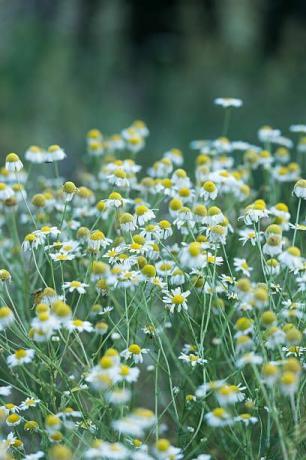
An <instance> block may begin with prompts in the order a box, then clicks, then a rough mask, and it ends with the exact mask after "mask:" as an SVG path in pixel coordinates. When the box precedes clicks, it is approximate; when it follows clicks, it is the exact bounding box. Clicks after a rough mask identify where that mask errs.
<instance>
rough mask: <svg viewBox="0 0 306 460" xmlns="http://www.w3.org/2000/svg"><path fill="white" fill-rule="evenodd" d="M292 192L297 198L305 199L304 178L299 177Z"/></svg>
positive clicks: (305, 185) (305, 184)
mask: <svg viewBox="0 0 306 460" xmlns="http://www.w3.org/2000/svg"><path fill="white" fill-rule="evenodd" d="M293 193H294V194H295V196H296V197H297V198H301V199H302V200H306V179H299V180H298V181H297V182H296V184H295V186H294V189H293Z"/></svg>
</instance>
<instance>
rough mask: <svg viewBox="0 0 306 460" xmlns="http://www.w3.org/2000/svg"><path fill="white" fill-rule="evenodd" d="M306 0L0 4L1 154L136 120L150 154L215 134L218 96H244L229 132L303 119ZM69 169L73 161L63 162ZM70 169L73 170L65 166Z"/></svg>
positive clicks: (74, 141) (238, 134)
mask: <svg viewBox="0 0 306 460" xmlns="http://www.w3.org/2000/svg"><path fill="white" fill-rule="evenodd" d="M305 25H306V2H305V1H303V0H299V1H297V0H290V1H289V0H286V1H283V0H278V1H269V0H219V1H218V0H216V1H214V0H171V1H170V0H169V1H166V0H160V1H157V0H155V1H151V0H142V1H141V0H137V1H136V0H62V1H61V0H36V1H34V0H10V1H5V0H2V1H0V26H1V42H0V114H1V118H0V152H1V156H2V158H3V157H4V155H5V154H6V153H8V152H10V151H16V152H17V153H23V151H24V150H25V149H26V147H27V146H28V145H30V144H41V145H45V146H46V145H49V144H50V143H58V144H60V145H62V146H63V147H64V148H65V150H66V151H67V153H68V155H69V159H70V160H71V159H73V162H74V165H76V166H77V164H78V159H79V157H80V155H82V154H83V153H84V146H85V143H84V135H85V133H86V132H87V130H88V129H90V128H99V129H101V130H102V131H103V132H104V133H106V134H107V133H108V134H111V133H114V132H118V131H120V130H121V129H122V128H124V127H126V126H128V125H129V124H130V123H131V122H132V121H133V120H134V119H135V118H141V119H143V120H145V121H146V122H147V124H148V125H149V128H150V130H151V136H150V140H149V142H148V146H147V149H146V152H145V153H144V154H142V155H144V157H146V158H148V159H150V160H151V159H152V155H154V156H156V157H157V156H158V155H160V154H161V153H162V152H163V151H165V149H167V148H169V147H180V148H183V149H184V150H185V151H186V149H187V146H188V144H189V141H190V140H191V139H194V138H203V137H212V136H218V135H219V134H220V132H221V127H222V120H223V118H222V117H223V114H222V112H221V110H220V109H218V108H216V107H215V106H214V105H213V104H212V101H213V99H214V97H216V96H232V97H239V98H242V99H243V100H244V103H245V105H244V107H243V109H241V110H238V111H236V112H235V114H234V117H233V120H232V124H231V130H230V136H231V137H232V138H234V139H244V140H250V141H254V140H255V139H256V131H257V129H258V127H259V126H261V125H262V124H267V123H268V124H271V125H273V126H275V127H279V128H281V129H282V130H284V134H286V133H287V128H288V126H289V125H290V124H291V123H297V122H304V123H305V122H306V97H305V96H306V94H305V85H306V78H305V77H306V59H305V57H306V46H305V44H306V27H305ZM66 165H67V163H66ZM66 167H67V166H66Z"/></svg>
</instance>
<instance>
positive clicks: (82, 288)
mask: <svg viewBox="0 0 306 460" xmlns="http://www.w3.org/2000/svg"><path fill="white" fill-rule="evenodd" d="M88 286H89V284H86V283H82V282H81V281H66V282H65V283H64V284H63V288H64V289H68V291H69V292H74V291H77V292H78V293H79V294H85V292H86V288H88Z"/></svg>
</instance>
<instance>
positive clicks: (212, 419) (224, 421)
mask: <svg viewBox="0 0 306 460" xmlns="http://www.w3.org/2000/svg"><path fill="white" fill-rule="evenodd" d="M205 420H206V422H207V424H208V425H210V426H213V427H223V426H227V425H231V424H232V423H234V419H233V418H232V417H231V415H230V414H229V413H228V412H227V411H226V409H224V408H223V407H216V408H215V409H213V410H212V411H211V412H208V413H207V414H205Z"/></svg>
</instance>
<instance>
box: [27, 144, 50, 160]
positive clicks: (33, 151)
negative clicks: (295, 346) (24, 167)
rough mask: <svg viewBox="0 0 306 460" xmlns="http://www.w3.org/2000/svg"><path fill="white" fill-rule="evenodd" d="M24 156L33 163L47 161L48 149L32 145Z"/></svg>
mask: <svg viewBox="0 0 306 460" xmlns="http://www.w3.org/2000/svg"><path fill="white" fill-rule="evenodd" d="M24 157H25V159H26V160H28V161H30V162H31V163H37V164H41V163H45V162H46V160H47V155H46V151H45V150H44V149H42V148H41V147H39V146H37V145H31V146H30V147H29V148H28V149H27V150H26V152H25V154H24Z"/></svg>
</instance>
